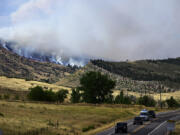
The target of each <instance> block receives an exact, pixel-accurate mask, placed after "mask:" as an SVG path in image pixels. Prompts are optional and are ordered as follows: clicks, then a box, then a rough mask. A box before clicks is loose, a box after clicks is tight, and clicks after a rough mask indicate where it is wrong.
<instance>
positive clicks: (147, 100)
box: [137, 95, 156, 107]
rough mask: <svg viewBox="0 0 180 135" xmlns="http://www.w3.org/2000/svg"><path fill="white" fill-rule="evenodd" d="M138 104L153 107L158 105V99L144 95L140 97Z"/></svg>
mask: <svg viewBox="0 0 180 135" xmlns="http://www.w3.org/2000/svg"><path fill="white" fill-rule="evenodd" d="M137 102H138V104H140V105H145V106H148V107H153V106H155V105H156V101H155V100H154V99H153V98H152V97H150V96H146V95H145V96H143V97H140V98H139V99H138V101H137Z"/></svg>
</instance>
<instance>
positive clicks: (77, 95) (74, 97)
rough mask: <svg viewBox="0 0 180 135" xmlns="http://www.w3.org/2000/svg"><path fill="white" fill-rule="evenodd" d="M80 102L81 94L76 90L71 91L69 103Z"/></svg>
mask: <svg viewBox="0 0 180 135" xmlns="http://www.w3.org/2000/svg"><path fill="white" fill-rule="evenodd" d="M80 101H81V93H80V90H79V89H78V88H76V89H72V93H71V103H79V102H80Z"/></svg>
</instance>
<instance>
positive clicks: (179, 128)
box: [173, 121, 180, 135]
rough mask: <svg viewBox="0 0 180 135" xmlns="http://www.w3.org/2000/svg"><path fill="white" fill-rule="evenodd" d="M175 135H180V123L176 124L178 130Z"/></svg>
mask: <svg viewBox="0 0 180 135" xmlns="http://www.w3.org/2000/svg"><path fill="white" fill-rule="evenodd" d="M173 135H180V121H179V122H177V123H176V129H175V132H174V133H173Z"/></svg>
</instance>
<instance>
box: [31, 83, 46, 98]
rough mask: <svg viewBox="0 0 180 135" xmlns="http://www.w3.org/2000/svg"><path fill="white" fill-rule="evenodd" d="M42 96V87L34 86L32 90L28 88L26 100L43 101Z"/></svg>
mask: <svg viewBox="0 0 180 135" xmlns="http://www.w3.org/2000/svg"><path fill="white" fill-rule="evenodd" d="M44 96H45V95H44V91H43V88H42V87H40V86H36V87H34V88H30V92H29V94H28V98H29V99H30V100H35V101H44Z"/></svg>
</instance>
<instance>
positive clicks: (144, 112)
mask: <svg viewBox="0 0 180 135" xmlns="http://www.w3.org/2000/svg"><path fill="white" fill-rule="evenodd" d="M139 117H141V118H142V119H143V121H149V112H148V111H147V110H146V109H144V110H142V111H141V112H140V115H139Z"/></svg>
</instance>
